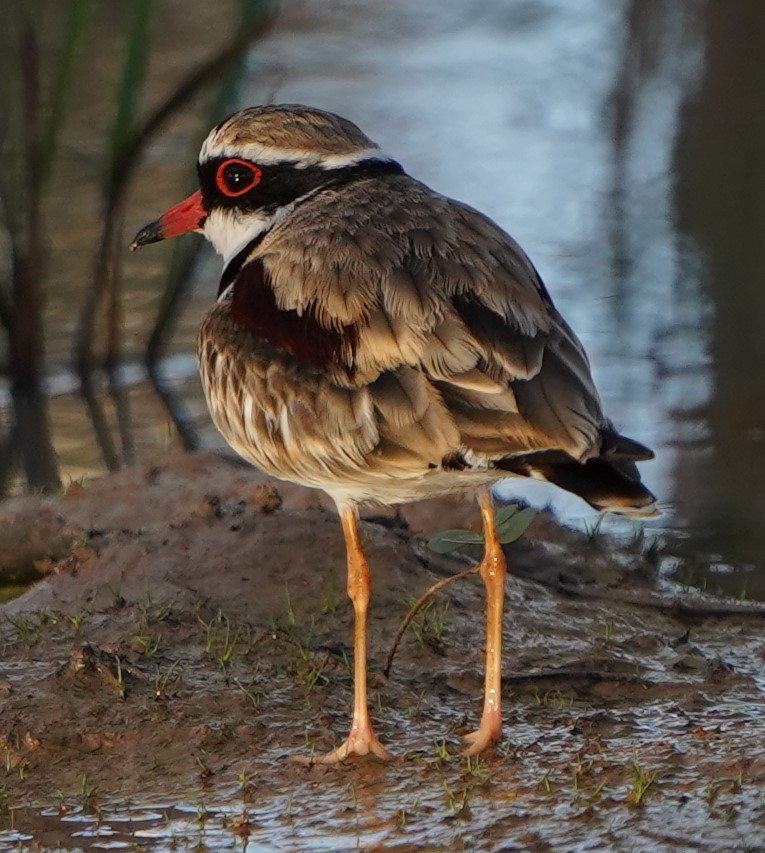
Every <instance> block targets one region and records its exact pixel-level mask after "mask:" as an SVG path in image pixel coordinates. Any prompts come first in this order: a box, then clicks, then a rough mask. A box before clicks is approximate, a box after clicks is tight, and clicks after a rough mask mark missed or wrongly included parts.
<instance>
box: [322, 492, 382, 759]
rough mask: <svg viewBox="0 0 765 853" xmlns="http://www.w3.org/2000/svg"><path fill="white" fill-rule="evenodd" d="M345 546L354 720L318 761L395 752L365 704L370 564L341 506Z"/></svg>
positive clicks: (351, 514)
mask: <svg viewBox="0 0 765 853" xmlns="http://www.w3.org/2000/svg"><path fill="white" fill-rule="evenodd" d="M340 520H341V521H342V524H343V534H344V536H345V548H346V553H347V559H348V597H349V598H350V599H351V601H352V602H353V609H354V613H355V624H354V635H353V693H354V698H353V720H352V722H351V732H350V734H349V735H348V737H347V739H346V740H345V742H344V743H342V744H341V745H340V746H339V747H338V748H337V749H335V750H333V751H332V752H330V753H329V755H325V756H323V757H321V758H318V759H314V760H313V761H314V762H316V763H319V764H334V763H336V762H338V761H343V759H345V758H347V757H348V756H349V755H367V754H368V753H370V752H371V753H372V754H373V755H376V756H377V757H378V758H381V759H383V760H385V761H390V760H391V759H393V758H394V757H395V756H393V755H392V753H390V752H388V750H387V749H385V747H384V746H383V745H382V744H381V743H380V741H379V740H378V739H377V735H375V733H374V730H373V729H372V721H371V720H370V719H369V707H368V705H367V611H368V609H369V597H370V591H371V575H370V572H369V565H368V564H367V559H366V557H365V556H364V551H363V549H362V547H361V541H360V539H359V530H358V523H357V520H356V512H355V510H354V509H352V508H351V509H346V508H341V510H340Z"/></svg>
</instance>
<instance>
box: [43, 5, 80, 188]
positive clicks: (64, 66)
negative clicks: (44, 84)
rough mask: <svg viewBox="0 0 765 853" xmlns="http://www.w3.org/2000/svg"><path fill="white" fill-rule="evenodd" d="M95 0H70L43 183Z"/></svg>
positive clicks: (46, 134) (54, 77)
mask: <svg viewBox="0 0 765 853" xmlns="http://www.w3.org/2000/svg"><path fill="white" fill-rule="evenodd" d="M92 6H93V4H92V0H70V2H69V8H68V13H67V16H66V23H65V24H64V28H63V33H64V34H63V37H62V42H61V45H60V48H59V55H58V60H57V62H56V63H55V66H54V68H53V71H52V74H51V84H50V89H49V92H48V97H47V115H46V117H45V127H44V130H43V141H42V147H41V151H40V171H39V176H38V180H39V182H40V184H43V183H45V182H46V181H47V180H49V179H50V176H51V173H52V171H53V166H54V163H55V159H56V154H57V152H58V147H59V139H60V136H61V128H62V126H63V123H64V119H65V117H66V107H67V106H68V104H69V96H70V94H71V92H72V79H73V76H74V69H75V65H76V59H77V55H78V52H79V49H80V45H81V43H82V38H83V33H84V32H85V30H86V28H87V25H88V22H89V19H90V12H91V9H92Z"/></svg>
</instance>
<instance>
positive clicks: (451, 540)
mask: <svg viewBox="0 0 765 853" xmlns="http://www.w3.org/2000/svg"><path fill="white" fill-rule="evenodd" d="M482 542H483V534H482V533H476V532H475V531H474V530H462V529H460V528H457V529H456V530H442V531H441V532H440V533H436V535H435V536H434V537H433V538H432V539H431V540H430V541H429V542H428V548H430V550H431V551H435V552H436V554H450V553H451V552H452V551H456V550H457V548H460V547H461V546H462V545H480V544H481V543H482Z"/></svg>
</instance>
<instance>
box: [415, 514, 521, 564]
mask: <svg viewBox="0 0 765 853" xmlns="http://www.w3.org/2000/svg"><path fill="white" fill-rule="evenodd" d="M535 516H536V511H535V510H533V509H532V508H531V507H526V508H525V509H522V508H521V507H520V506H519V505H518V504H508V505H507V506H503V507H502V508H501V509H499V510H497V513H496V524H497V538H498V539H499V541H500V542H501V543H502V544H503V545H509V544H510V543H511V542H515V541H516V540H517V539H520V538H521V536H523V534H524V533H525V532H526V530H527V528H528V526H529V525H530V524H531V522H532V521H533V520H534V517H535ZM482 544H483V533H480V532H479V531H477V530H463V529H462V528H455V529H452V530H443V531H441V533H437V534H436V535H435V536H433V537H432V538H431V539H430V541H429V542H428V548H430V550H431V551H435V553H436V554H451V553H452V551H456V550H458V549H459V548H462V547H464V546H465V545H482Z"/></svg>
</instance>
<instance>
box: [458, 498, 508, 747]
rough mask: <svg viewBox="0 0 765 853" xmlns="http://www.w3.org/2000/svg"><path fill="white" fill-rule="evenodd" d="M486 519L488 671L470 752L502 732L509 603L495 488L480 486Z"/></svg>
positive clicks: (469, 738) (469, 737)
mask: <svg viewBox="0 0 765 853" xmlns="http://www.w3.org/2000/svg"><path fill="white" fill-rule="evenodd" d="M478 503H479V505H480V507H481V518H482V521H483V536H484V551H483V559H482V560H481V565H480V566H479V572H480V574H481V577H482V578H483V582H484V586H485V588H486V671H485V676H484V679H485V680H484V696H483V713H482V714H481V723H480V725H479V727H478V728H477V729H476V731H474V732H471V733H470V734H469V735H466V736H465V740H466V741H467V742H468V748H467V749H466V750H465V752H466V753H467V755H477V754H478V753H479V752H482V751H483V750H484V749H486V747H487V746H490V745H491V744H492V743H494V741H496V740H499V736H500V734H501V733H502V615H503V612H504V604H505V576H506V574H507V562H506V561H505V554H504V552H503V550H502V545H501V544H500V542H499V539H498V538H497V524H496V520H495V518H494V503H493V501H492V497H491V489H490V488H489V487H488V486H487V487H484V488H481V489H479V490H478Z"/></svg>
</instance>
